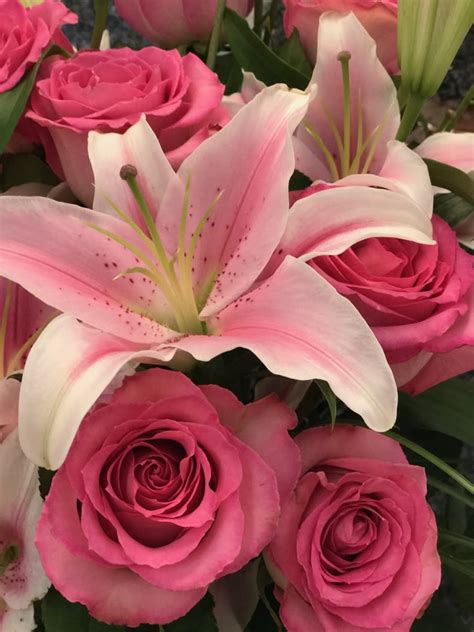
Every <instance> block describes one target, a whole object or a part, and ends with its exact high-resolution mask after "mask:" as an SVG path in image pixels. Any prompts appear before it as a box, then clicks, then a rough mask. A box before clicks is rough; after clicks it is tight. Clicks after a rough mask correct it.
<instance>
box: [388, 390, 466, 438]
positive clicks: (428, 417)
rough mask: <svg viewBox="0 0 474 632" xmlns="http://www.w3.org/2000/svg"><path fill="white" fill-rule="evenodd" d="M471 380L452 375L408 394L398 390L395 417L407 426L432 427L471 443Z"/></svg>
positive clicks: (430, 428)
mask: <svg viewBox="0 0 474 632" xmlns="http://www.w3.org/2000/svg"><path fill="white" fill-rule="evenodd" d="M473 402H474V387H473V384H472V382H469V381H465V380H460V379H453V380H448V381H447V382H443V383H442V384H438V386H435V387H434V388H430V389H429V390H427V391H425V392H424V393H421V394H420V395H417V396H416V397H412V396H410V395H407V394H406V393H400V396H399V404H398V417H399V420H401V421H402V422H403V421H404V422H406V423H408V424H410V425H411V426H415V427H421V428H426V429H428V430H435V431H437V432H441V433H443V434H446V435H449V436H451V437H454V438H456V439H459V440H460V441H463V442H464V443H467V444H469V445H471V446H472V445H474V424H473V423H472V409H473Z"/></svg>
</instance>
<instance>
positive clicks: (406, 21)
mask: <svg viewBox="0 0 474 632" xmlns="http://www.w3.org/2000/svg"><path fill="white" fill-rule="evenodd" d="M473 21H474V2H473V1H472V0H436V1H435V0H399V2H398V62H399V66H400V69H401V75H402V91H403V92H404V93H405V94H416V95H418V96H419V97H422V98H423V99H429V98H430V97H432V96H433V95H434V94H435V93H436V92H437V90H438V88H439V86H440V85H441V82H442V81H443V79H444V77H445V76H446V73H447V72H448V69H449V66H450V65H451V63H452V61H453V59H454V57H455V55H456V53H457V51H458V49H459V47H460V46H461V44H462V42H463V40H464V38H465V36H466V34H467V32H468V31H469V28H470V27H471V25H472V23H473Z"/></svg>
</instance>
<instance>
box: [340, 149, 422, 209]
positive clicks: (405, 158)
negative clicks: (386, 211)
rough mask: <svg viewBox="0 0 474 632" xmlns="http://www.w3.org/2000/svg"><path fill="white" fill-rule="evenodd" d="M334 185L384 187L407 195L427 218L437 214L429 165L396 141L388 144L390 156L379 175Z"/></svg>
mask: <svg viewBox="0 0 474 632" xmlns="http://www.w3.org/2000/svg"><path fill="white" fill-rule="evenodd" d="M334 185H335V186H341V187H342V186H350V185H357V186H368V187H382V188H384V189H388V190H389V191H395V192H398V193H402V194H404V195H405V196H406V197H407V199H408V200H409V201H410V202H411V204H412V205H414V206H416V207H417V209H418V211H421V212H423V213H424V214H425V215H426V216H427V217H431V216H432V214H433V191H432V188H431V181H430V176H429V174H428V168H427V166H426V165H425V163H424V162H423V160H420V157H419V156H418V155H417V154H416V153H415V152H414V151H412V150H411V149H409V148H408V147H407V146H406V145H405V144H404V143H400V142H398V141H396V140H392V141H390V142H389V143H388V144H387V156H386V158H385V160H384V162H383V164H382V166H381V168H380V171H379V172H378V175H375V174H371V173H366V174H356V175H353V176H347V177H346V178H342V179H341V180H338V181H337V182H335V183H334ZM410 202H407V203H410ZM413 212H416V209H413Z"/></svg>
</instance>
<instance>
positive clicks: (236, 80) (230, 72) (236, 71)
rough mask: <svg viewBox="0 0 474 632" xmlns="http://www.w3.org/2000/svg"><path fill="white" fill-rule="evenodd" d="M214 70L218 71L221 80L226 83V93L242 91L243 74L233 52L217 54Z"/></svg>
mask: <svg viewBox="0 0 474 632" xmlns="http://www.w3.org/2000/svg"><path fill="white" fill-rule="evenodd" d="M214 71H215V72H216V73H217V76H218V77H219V79H220V80H221V82H222V83H223V84H224V85H225V94H226V95H229V94H233V93H234V92H239V91H240V89H241V87H242V80H243V74H242V70H241V68H240V66H239V64H238V63H237V61H236V59H235V57H234V55H233V54H232V53H231V52H229V53H226V54H224V55H218V56H217V59H216V67H215V68H214Z"/></svg>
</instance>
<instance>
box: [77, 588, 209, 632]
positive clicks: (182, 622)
mask: <svg viewBox="0 0 474 632" xmlns="http://www.w3.org/2000/svg"><path fill="white" fill-rule="evenodd" d="M213 608H214V599H213V598H212V595H211V594H210V593H207V595H206V596H205V597H204V598H203V599H201V601H200V602H199V603H198V604H197V605H196V606H194V608H193V609H192V610H190V611H189V612H188V614H187V615H186V616H184V617H182V618H181V619H178V621H174V622H173V623H169V624H168V625H165V626H163V627H164V629H165V631H166V632H194V631H197V630H199V632H218V628H217V623H216V619H215V617H214V611H213ZM68 632H69V631H68Z"/></svg>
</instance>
